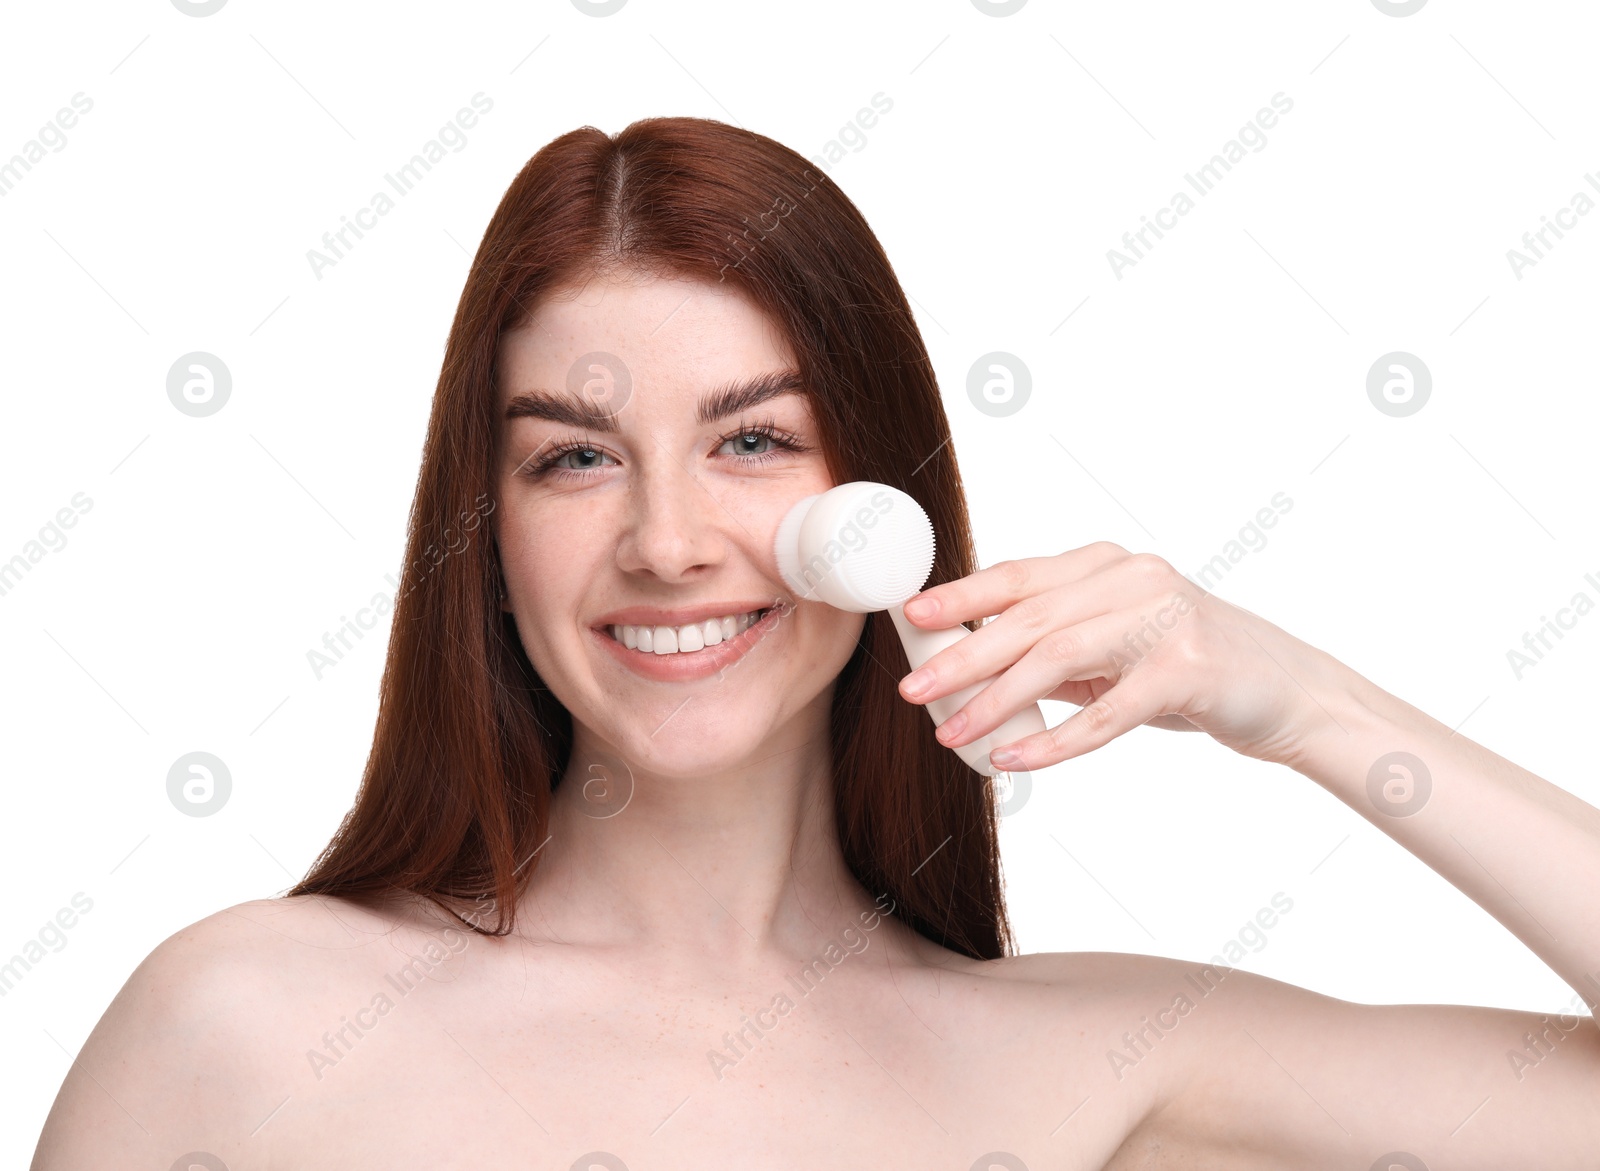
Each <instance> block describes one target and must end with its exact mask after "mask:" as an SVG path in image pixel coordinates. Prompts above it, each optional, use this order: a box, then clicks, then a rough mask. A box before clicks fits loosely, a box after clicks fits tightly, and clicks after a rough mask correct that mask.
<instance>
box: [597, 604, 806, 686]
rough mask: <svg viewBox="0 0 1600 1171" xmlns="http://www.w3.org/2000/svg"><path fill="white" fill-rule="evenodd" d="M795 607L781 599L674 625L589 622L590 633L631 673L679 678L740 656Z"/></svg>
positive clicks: (713, 670) (698, 675)
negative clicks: (773, 604) (592, 624)
mask: <svg viewBox="0 0 1600 1171" xmlns="http://www.w3.org/2000/svg"><path fill="white" fill-rule="evenodd" d="M793 611H794V607H793V604H792V603H788V602H781V603H780V604H778V605H776V606H764V607H757V608H754V609H751V610H746V611H743V612H740V613H737V614H735V613H722V614H720V615H714V616H712V617H709V618H705V619H702V620H700V621H689V622H683V623H679V624H676V625H669V624H665V623H662V624H655V625H651V624H645V623H607V624H602V625H599V626H595V627H593V628H591V633H592V634H593V635H594V637H595V638H596V639H597V640H598V641H599V642H600V644H601V646H602V647H603V648H604V649H605V651H606V653H608V654H609V655H610V656H611V658H612V659H613V660H615V661H616V662H617V663H620V664H621V665H622V666H623V667H625V668H627V669H628V670H629V671H632V672H633V673H634V674H636V675H641V676H643V677H644V678H646V679H652V680H655V681H656V682H659V683H682V682H688V681H690V680H695V679H704V678H706V677H708V676H710V675H714V674H717V673H718V672H721V671H724V670H726V669H727V668H728V667H729V666H731V665H733V664H734V663H736V662H739V661H740V660H742V659H744V657H745V656H746V655H748V654H749V653H750V651H751V650H753V649H754V648H755V646H756V645H757V644H758V643H761V642H763V641H765V640H766V639H767V637H768V636H769V635H771V634H772V633H773V632H774V631H776V630H777V629H778V626H779V624H780V623H781V622H782V620H783V619H784V617H785V616H787V615H788V614H791V613H793ZM624 616H626V615H625V612H624Z"/></svg>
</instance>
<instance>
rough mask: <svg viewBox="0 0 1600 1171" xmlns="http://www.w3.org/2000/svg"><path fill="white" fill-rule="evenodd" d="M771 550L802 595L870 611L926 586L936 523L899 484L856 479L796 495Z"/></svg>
mask: <svg viewBox="0 0 1600 1171" xmlns="http://www.w3.org/2000/svg"><path fill="white" fill-rule="evenodd" d="M774 552H775V553H776V555H777V561H778V572H779V573H780V574H781V575H782V577H783V581H784V584H785V585H787V586H788V587H789V588H790V589H791V590H793V591H794V592H795V595H796V596H797V597H799V598H803V599H805V600H806V601H812V602H826V603H827V604H828V605H830V606H833V607H834V608H835V609H839V610H849V611H852V612H854V613H857V614H865V613H868V612H871V611H874V610H887V609H889V608H891V607H893V606H898V605H899V604H900V603H901V602H904V601H905V600H906V599H907V598H909V597H911V596H912V595H913V594H915V593H916V592H917V591H918V590H920V589H921V588H922V586H923V583H924V582H926V581H927V580H928V574H930V573H932V572H933V552H934V537H933V524H932V522H930V521H929V520H928V514H927V513H926V512H924V511H923V510H922V506H921V505H920V504H918V503H917V502H916V501H915V500H914V499H912V498H911V497H910V496H908V495H907V494H906V493H904V492H902V491H900V489H898V488H891V487H890V486H889V485H888V484H877V483H874V482H872V481H871V480H856V481H852V482H851V483H848V484H840V485H838V486H837V487H834V488H829V489H828V490H827V491H826V492H821V493H818V494H817V495H815V496H807V497H806V498H805V499H804V500H800V501H798V502H796V504H795V505H794V507H792V508H791V509H790V510H789V512H788V514H787V515H785V516H784V518H783V521H782V523H781V524H779V526H778V533H777V537H776V538H775V540H774Z"/></svg>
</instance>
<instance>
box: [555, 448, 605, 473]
mask: <svg viewBox="0 0 1600 1171" xmlns="http://www.w3.org/2000/svg"><path fill="white" fill-rule="evenodd" d="M602 458H605V459H610V458H611V457H610V456H608V455H606V454H605V453H604V452H602V451H596V450H595V449H594V448H592V447H582V448H575V449H574V450H572V451H566V452H562V453H561V454H560V455H558V456H556V457H555V459H553V460H551V461H550V463H549V464H547V465H546V466H547V467H553V468H559V469H561V470H562V471H572V472H581V471H587V470H589V469H590V468H597V467H600V466H601V465H600V463H599V462H598V461H599V460H600V459H602ZM566 460H576V461H577V462H576V463H570V464H569V463H566V462H565V461H566Z"/></svg>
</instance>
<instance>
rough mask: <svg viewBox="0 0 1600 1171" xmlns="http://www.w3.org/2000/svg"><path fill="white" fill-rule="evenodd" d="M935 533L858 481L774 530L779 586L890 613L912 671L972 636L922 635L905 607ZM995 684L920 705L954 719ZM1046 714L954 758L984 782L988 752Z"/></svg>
mask: <svg viewBox="0 0 1600 1171" xmlns="http://www.w3.org/2000/svg"><path fill="white" fill-rule="evenodd" d="M933 547H934V537H933V525H932V523H930V522H929V520H928V514H927V513H926V512H924V511H923V510H922V506H921V505H920V504H918V503H917V502H916V501H915V500H914V499H912V498H911V497H910V496H908V495H907V494H906V493H904V492H902V491H900V489H898V488H891V487H890V486H889V485H888V484H875V483H873V482H872V481H870V480H857V481H855V482H853V483H849V484H840V485H838V486H837V487H834V488H830V489H828V490H827V491H826V492H821V493H818V494H817V495H815V496H807V497H806V498H805V499H804V500H801V501H798V502H797V503H796V504H795V505H794V507H793V508H791V509H790V510H789V512H788V514H787V515H786V516H785V517H784V518H783V522H782V523H781V524H780V525H779V526H778V534H777V538H776V541H775V545H774V548H775V552H776V553H777V558H778V572H779V573H780V574H781V575H782V576H783V580H784V584H785V585H787V586H788V587H789V588H790V589H791V590H793V591H794V592H795V595H796V596H797V597H799V598H802V599H804V600H806V601H812V602H825V603H827V604H828V605H830V606H833V607H835V608H836V609H839V610H849V611H851V612H852V613H856V614H866V613H870V612H871V611H874V610H887V611H888V612H889V617H890V618H892V619H893V620H894V626H895V629H896V630H898V631H899V632H900V641H901V642H902V643H903V644H904V645H905V648H906V660H907V661H908V662H909V663H910V664H911V669H912V670H916V669H917V668H918V667H920V666H922V664H923V663H925V662H927V661H928V660H929V659H930V658H932V657H933V656H934V655H935V654H937V653H938V652H939V651H942V650H944V648H945V647H947V646H951V645H953V644H954V643H957V642H959V641H961V639H963V638H965V637H966V636H967V635H969V634H971V633H972V632H971V631H970V630H968V629H967V628H966V627H965V626H960V625H957V626H952V627H948V628H946V629H944V630H924V629H923V628H921V627H918V626H914V625H912V623H911V622H910V620H909V619H907V618H906V615H905V609H904V606H905V603H906V601H907V600H908V599H910V598H911V597H912V596H913V595H914V594H916V593H917V592H918V591H919V590H921V589H922V587H923V584H924V583H925V582H926V581H927V580H928V574H929V573H931V572H932V571H933ZM994 678H995V676H993V675H991V676H990V677H989V678H987V679H983V680H980V681H979V682H977V683H974V684H972V685H971V686H970V687H964V688H962V689H961V690H960V691H957V692H955V693H954V694H952V695H946V696H943V697H942V698H940V699H935V700H931V701H929V702H928V703H927V704H925V705H923V706H925V707H926V708H927V709H928V714H929V715H930V716H932V717H933V721H934V723H936V724H942V723H944V721H945V720H947V719H949V718H950V717H951V716H953V715H955V713H956V712H958V711H960V710H961V708H962V707H963V706H964V705H965V704H966V703H967V701H968V700H970V699H971V698H972V697H973V696H974V695H976V694H978V692H980V691H982V690H983V689H984V688H985V687H987V686H988V685H989V684H990V683H992V682H993V681H994ZM1044 728H1045V723H1044V713H1043V712H1041V711H1040V710H1039V705H1038V704H1037V703H1034V704H1029V705H1028V706H1027V707H1025V708H1023V709H1022V710H1021V711H1020V712H1018V713H1017V714H1016V715H1014V716H1012V717H1011V718H1010V719H1008V720H1007V721H1006V722H1005V723H1003V724H1001V725H1000V726H999V727H998V728H996V729H995V730H994V731H992V732H990V733H989V734H988V735H987V736H983V737H980V738H979V739H977V740H974V741H973V742H972V743H970V744H963V745H962V746H961V747H959V748H954V749H952V750H951V751H953V752H954V753H956V755H958V756H959V757H961V759H962V760H964V761H966V762H967V764H968V765H970V766H971V767H972V769H973V771H975V772H977V773H979V774H981V775H983V776H986V777H987V776H993V775H995V774H996V773H997V772H1003V771H1004V770H1002V769H999V768H997V767H996V766H995V765H993V764H991V763H990V761H989V753H990V751H991V750H993V749H995V748H998V747H1000V746H1001V745H1002V744H1010V743H1012V742H1013V741H1016V740H1020V739H1022V738H1023V737H1024V736H1031V735H1033V734H1034V733H1035V732H1042V731H1044Z"/></svg>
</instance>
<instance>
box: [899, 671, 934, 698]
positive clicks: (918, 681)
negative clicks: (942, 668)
mask: <svg viewBox="0 0 1600 1171" xmlns="http://www.w3.org/2000/svg"><path fill="white" fill-rule="evenodd" d="M932 686H933V672H932V671H930V670H928V669H927V668H926V667H924V668H922V669H921V670H918V671H913V672H912V673H911V674H909V675H907V676H906V680H905V682H904V683H903V684H901V690H902V691H903V692H904V693H905V694H906V695H909V696H910V697H911V698H912V699H918V698H920V697H921V696H922V695H923V693H925V692H926V691H927V690H928V689H929V688H930V687H932Z"/></svg>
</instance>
